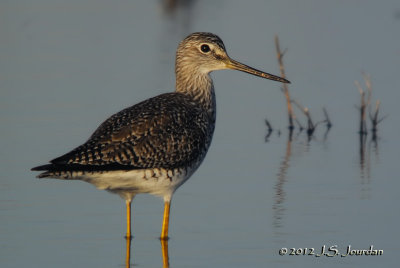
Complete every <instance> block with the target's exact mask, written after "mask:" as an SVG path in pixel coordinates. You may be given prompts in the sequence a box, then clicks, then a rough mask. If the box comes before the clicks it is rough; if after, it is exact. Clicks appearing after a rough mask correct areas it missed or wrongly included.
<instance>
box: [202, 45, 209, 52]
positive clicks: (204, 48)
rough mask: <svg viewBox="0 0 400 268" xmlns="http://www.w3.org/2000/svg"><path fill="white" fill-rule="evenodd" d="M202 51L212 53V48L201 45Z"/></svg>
mask: <svg viewBox="0 0 400 268" xmlns="http://www.w3.org/2000/svg"><path fill="white" fill-rule="evenodd" d="M200 49H201V51H202V52H204V53H208V52H210V47H209V46H208V45H201V47H200Z"/></svg>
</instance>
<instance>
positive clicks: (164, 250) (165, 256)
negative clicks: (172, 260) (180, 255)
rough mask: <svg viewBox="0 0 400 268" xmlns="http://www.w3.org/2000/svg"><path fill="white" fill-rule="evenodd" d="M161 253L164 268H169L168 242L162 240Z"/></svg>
mask: <svg viewBox="0 0 400 268" xmlns="http://www.w3.org/2000/svg"><path fill="white" fill-rule="evenodd" d="M161 253H162V259H163V268H168V267H169V257H168V240H166V239H161Z"/></svg>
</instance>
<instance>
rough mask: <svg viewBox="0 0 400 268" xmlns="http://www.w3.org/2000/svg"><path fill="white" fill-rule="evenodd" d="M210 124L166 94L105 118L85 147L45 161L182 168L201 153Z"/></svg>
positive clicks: (181, 98)
mask: <svg viewBox="0 0 400 268" xmlns="http://www.w3.org/2000/svg"><path fill="white" fill-rule="evenodd" d="M213 125H214V122H213V119H212V118H210V117H209V115H208V114H207V112H206V111H205V110H204V109H202V108H201V107H199V105H198V104H197V103H196V102H194V101H193V100H192V99H191V98H189V97H188V96H186V95H184V94H182V93H166V94H162V95H159V96H157V97H154V98H151V99H148V100H145V101H143V102H141V103H138V104H136V105H134V106H132V107H129V108H127V109H124V110H122V111H120V112H119V113H117V114H115V115H113V116H111V117H110V118H109V119H107V120H106V121H105V122H104V123H103V124H101V125H100V126H99V128H98V129H97V130H96V131H95V132H94V133H93V135H92V136H91V137H90V138H89V140H88V141H87V142H86V143H84V144H83V145H81V146H79V147H77V148H76V149H74V150H72V151H71V152H69V153H67V154H65V155H63V156H61V157H58V158H56V159H53V160H52V161H50V162H51V163H52V164H55V165H71V166H73V164H79V165H89V166H104V165H110V164H118V165H124V166H129V168H132V169H138V168H154V167H158V168H166V169H172V168H179V167H185V166H188V165H190V164H191V163H194V162H195V161H197V159H198V158H199V157H200V156H201V155H202V154H205V153H206V151H207V148H208V146H209V143H210V142H211V135H212V132H213V129H214V127H213ZM89 166H88V168H89Z"/></svg>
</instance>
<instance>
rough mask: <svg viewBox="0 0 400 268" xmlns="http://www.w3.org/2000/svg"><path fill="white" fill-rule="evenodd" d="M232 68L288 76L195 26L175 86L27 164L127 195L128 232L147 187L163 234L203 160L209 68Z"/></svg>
mask: <svg viewBox="0 0 400 268" xmlns="http://www.w3.org/2000/svg"><path fill="white" fill-rule="evenodd" d="M222 69H235V70H239V71H243V72H247V73H249V74H253V75H256V76H260V77H263V78H267V79H271V80H275V81H279V82H283V83H289V81H288V80H286V79H284V78H281V77H278V76H275V75H271V74H268V73H265V72H262V71H259V70H256V69H254V68H251V67H249V66H247V65H244V64H242V63H240V62H237V61H235V60H233V59H231V58H230V57H229V56H228V54H227V53H226V50H225V46H224V43H223V42H222V40H221V39H220V38H219V37H218V36H217V35H215V34H212V33H193V34H191V35H189V36H188V37H186V38H185V39H184V40H183V41H182V42H181V43H180V44H179V46H178V49H177V53H176V64H175V74H176V90H175V92H173V93H165V94H162V95H159V96H156V97H153V98H150V99H148V100H145V101H143V102H140V103H138V104H136V105H134V106H132V107H129V108H126V109H124V110H122V111H120V112H119V113H117V114H115V115H113V116H111V117H110V118H109V119H107V120H106V121H105V122H104V123H102V124H101V125H100V126H99V128H98V129H97V130H96V131H95V132H94V133H93V135H92V136H91V137H90V138H89V140H88V141H87V142H85V143H84V144H83V145H81V146H79V147H77V148H76V149H74V150H72V151H71V152H69V153H67V154H65V155H63V156H60V157H58V158H55V159H53V160H51V161H50V164H47V165H43V166H38V167H35V168H33V169H32V170H35V171H45V172H43V173H41V174H39V175H38V177H39V178H45V177H49V178H59V179H75V180H83V181H87V182H90V183H92V184H94V185H95V186H97V187H98V188H100V189H106V190H108V191H111V192H114V193H118V194H119V195H120V196H121V197H123V198H124V199H125V200H126V208H127V234H126V236H127V237H128V238H130V237H131V211H130V210H131V201H132V199H133V198H134V196H135V195H136V194H139V193H149V194H153V195H157V196H160V197H162V198H163V199H164V218H163V223H162V231H161V236H160V238H161V239H167V238H168V223H169V211H170V203H171V198H172V195H173V193H174V192H175V191H176V189H177V188H178V187H179V186H180V185H182V184H183V183H184V182H185V181H186V180H187V179H189V177H190V176H191V175H192V174H193V172H195V170H196V169H197V168H198V167H199V166H200V164H201V162H202V161H203V159H204V157H205V155H206V153H207V150H208V147H209V146H210V143H211V139H212V136H213V132H214V126H215V113H216V110H215V108H216V107H215V94H214V86H213V81H212V80H211V77H210V76H209V73H210V72H212V71H215V70H222Z"/></svg>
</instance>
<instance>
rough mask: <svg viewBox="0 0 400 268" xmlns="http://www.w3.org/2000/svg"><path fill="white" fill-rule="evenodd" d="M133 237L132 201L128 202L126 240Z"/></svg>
mask: <svg viewBox="0 0 400 268" xmlns="http://www.w3.org/2000/svg"><path fill="white" fill-rule="evenodd" d="M131 237H132V235H131V200H126V239H131Z"/></svg>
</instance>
